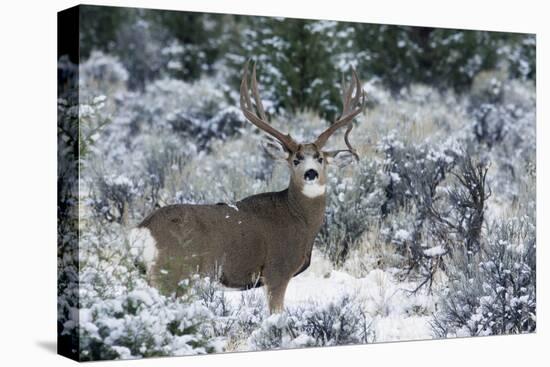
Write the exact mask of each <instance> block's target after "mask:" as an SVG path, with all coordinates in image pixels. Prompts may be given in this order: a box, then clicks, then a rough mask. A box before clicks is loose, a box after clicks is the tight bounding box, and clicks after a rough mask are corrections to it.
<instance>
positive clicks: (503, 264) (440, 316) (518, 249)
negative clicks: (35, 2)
mask: <svg viewBox="0 0 550 367" xmlns="http://www.w3.org/2000/svg"><path fill="white" fill-rule="evenodd" d="M458 256H460V254H457V257H458ZM476 260H477V261H476ZM448 273H449V274H450V282H449V287H448V289H447V290H446V291H444V292H443V293H442V294H441V298H440V299H441V305H442V309H441V311H439V312H438V313H437V314H435V315H434V319H433V321H432V325H433V328H434V332H435V333H436V335H438V336H440V337H448V336H475V335H495V334H509V333H527V332H533V331H535V329H536V316H535V315H536V242H535V223H534V218H533V217H532V216H531V215H522V216H519V217H515V218H510V219H504V220H502V221H501V222H497V223H494V224H493V225H492V226H491V227H489V228H488V235H487V239H486V243H485V244H484V251H483V252H481V253H480V254H479V256H477V257H475V258H474V259H472V258H467V257H466V256H462V257H459V258H458V259H456V260H455V261H454V262H453V264H452V265H451V268H450V269H449V271H448Z"/></svg>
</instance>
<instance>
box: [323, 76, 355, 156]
mask: <svg viewBox="0 0 550 367" xmlns="http://www.w3.org/2000/svg"><path fill="white" fill-rule="evenodd" d="M351 72H352V74H353V75H352V80H351V83H350V86H349V88H347V90H346V85H345V83H344V84H343V85H342V101H343V111H342V115H341V116H340V117H339V118H338V120H336V121H335V122H334V123H333V124H332V125H330V127H329V128H328V129H326V130H325V131H323V132H322V133H321V135H319V137H318V138H317V140H316V141H315V145H316V146H317V147H318V148H319V149H321V148H322V147H323V146H324V145H325V144H326V143H327V140H328V138H330V137H331V135H332V134H334V132H335V131H336V130H338V129H339V128H341V127H342V126H344V125H346V124H348V125H347V126H348V128H347V129H346V133H345V134H344V141H345V142H346V146H347V147H348V149H349V151H350V152H351V153H352V154H353V155H354V156H355V158H356V159H359V157H358V155H357V153H356V152H355V149H354V148H353V147H352V146H351V144H350V142H349V133H350V132H351V129H353V124H352V123H351V122H352V121H353V119H354V118H355V117H356V116H357V115H358V114H360V113H361V112H362V111H363V107H364V105H365V93H364V92H363V89H362V88H361V82H360V81H359V77H358V76H357V73H356V72H355V69H354V68H351ZM354 92H355V93H354Z"/></svg>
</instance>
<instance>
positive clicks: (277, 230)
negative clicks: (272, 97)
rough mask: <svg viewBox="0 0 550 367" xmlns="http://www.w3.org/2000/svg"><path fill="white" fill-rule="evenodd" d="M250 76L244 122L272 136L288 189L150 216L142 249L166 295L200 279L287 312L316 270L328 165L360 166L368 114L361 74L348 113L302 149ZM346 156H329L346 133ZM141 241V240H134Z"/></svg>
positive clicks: (346, 103)
mask: <svg viewBox="0 0 550 367" xmlns="http://www.w3.org/2000/svg"><path fill="white" fill-rule="evenodd" d="M248 69H249V66H248V63H247V64H246V66H245V68H244V72H243V78H242V83H241V88H240V105H241V109H242V112H243V113H244V116H245V117H246V119H247V120H248V121H250V122H251V123H252V124H254V125H255V126H256V127H258V128H259V129H261V130H263V131H264V132H266V133H267V134H269V135H271V136H272V137H273V138H274V139H271V141H270V142H268V143H267V144H266V146H265V148H266V151H267V152H268V153H269V154H270V155H271V156H272V157H273V158H275V159H280V160H284V161H286V163H287V165H288V169H289V170H290V182H289V184H288V187H287V188H286V189H284V190H282V191H279V192H264V193H261V194H257V195H253V196H249V197H247V198H244V199H243V200H241V201H239V202H237V203H236V204H234V205H227V204H215V205H183V204H182V205H170V206H166V207H163V208H160V209H158V210H156V211H155V212H153V213H152V214H150V215H149V216H148V217H147V218H145V219H144V220H143V222H141V223H140V224H139V225H138V227H137V228H136V229H134V231H135V232H134V233H135V235H139V236H140V237H139V238H141V240H142V241H143V242H142V243H143V246H144V247H143V248H144V250H143V259H144V260H145V263H146V264H147V274H148V279H149V281H150V282H151V284H152V285H153V286H155V287H157V288H158V289H159V290H160V291H163V292H168V293H169V292H174V291H176V289H177V288H178V283H179V282H180V281H181V280H182V279H185V278H187V277H189V276H190V275H191V274H193V273H196V272H198V273H201V274H205V275H210V276H214V277H215V279H217V280H218V281H219V282H220V283H221V284H223V285H224V286H226V287H230V288H240V289H243V290H244V289H249V288H254V287H259V286H264V287H265V289H266V295H267V300H268V304H269V311H270V312H271V313H277V312H280V311H282V310H283V304H284V303H283V302H284V295H285V291H286V288H287V285H288V283H289V281H290V280H291V279H292V277H293V276H295V275H297V274H299V273H301V272H302V271H304V270H305V269H307V267H308V266H309V263H310V258H311V251H312V247H313V241H314V239H315V236H316V235H317V233H318V231H319V229H320V228H321V225H322V223H323V220H324V213H325V191H326V171H327V165H331V164H334V165H337V166H343V165H345V164H347V163H350V162H351V161H353V158H354V157H355V158H357V155H356V153H355V150H354V149H353V147H352V146H351V144H350V142H349V140H348V135H349V133H350V131H351V129H352V126H353V125H352V120H353V119H354V118H355V117H356V116H357V115H359V113H361V112H362V110H363V106H364V101H365V95H364V92H363V90H362V88H361V83H360V81H359V78H358V77H357V74H356V72H355V70H353V69H352V81H351V83H350V85H349V87H348V88H346V87H345V85H344V86H343V88H342V89H343V90H342V92H343V96H342V97H343V112H342V115H341V116H340V118H339V119H337V121H335V122H334V123H333V124H332V125H331V126H330V127H329V128H327V129H326V130H325V131H324V132H323V133H322V134H320V135H319V136H318V137H317V139H316V140H315V141H314V142H312V143H298V142H297V141H295V140H294V139H293V138H292V137H291V136H290V135H288V134H283V133H282V132H280V131H278V130H277V129H275V128H274V127H272V126H271V125H270V124H269V123H268V120H267V117H266V114H265V111H264V108H263V106H262V102H261V99H260V95H259V92H258V83H257V81H256V66H255V65H254V67H253V70H252V77H251V78H250V79H251V90H252V95H253V99H254V102H255V108H254V105H253V102H252V99H251V98H250V95H249V85H248ZM342 127H347V130H346V132H345V135H344V140H345V143H346V145H347V147H348V149H346V150H335V151H325V150H322V149H323V147H324V146H325V144H326V143H327V140H328V139H329V138H330V137H331V136H332V135H333V134H334V133H335V132H336V131H337V130H339V129H340V128H342ZM135 238H138V237H135Z"/></svg>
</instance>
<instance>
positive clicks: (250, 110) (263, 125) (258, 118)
mask: <svg viewBox="0 0 550 367" xmlns="http://www.w3.org/2000/svg"><path fill="white" fill-rule="evenodd" d="M248 64H249V62H248V61H247V62H246V64H245V66H244V71H243V80H242V82H241V98H240V100H241V110H242V111H243V113H244V116H245V117H246V118H247V119H248V121H250V122H251V123H253V124H254V125H256V127H258V128H259V129H261V130H263V131H265V132H266V133H268V134H270V135H271V136H273V137H274V138H276V139H277V140H278V141H280V142H281V144H282V145H283V146H284V148H285V149H286V150H287V151H289V152H295V151H297V150H298V143H296V142H295V141H294V139H292V138H291V137H290V135H288V134H287V135H285V134H283V133H282V132H280V131H279V130H277V129H275V128H274V127H273V126H271V125H270V124H269V122H268V121H267V117H266V115H265V110H264V106H263V105H262V101H261V99H260V93H259V92H258V82H257V80H256V64H255V63H254V65H253V66H252V80H251V81H252V94H253V97H254V102H255V103H256V109H257V110H258V114H256V113H255V112H254V107H253V105H252V100H251V99H250V95H249V94H248Z"/></svg>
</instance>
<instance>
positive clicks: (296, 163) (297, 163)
mask: <svg viewBox="0 0 550 367" xmlns="http://www.w3.org/2000/svg"><path fill="white" fill-rule="evenodd" d="M292 163H294V165H295V166H297V165H299V164H300V161H299V160H297V159H295V160H294V161H293V162H292Z"/></svg>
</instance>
